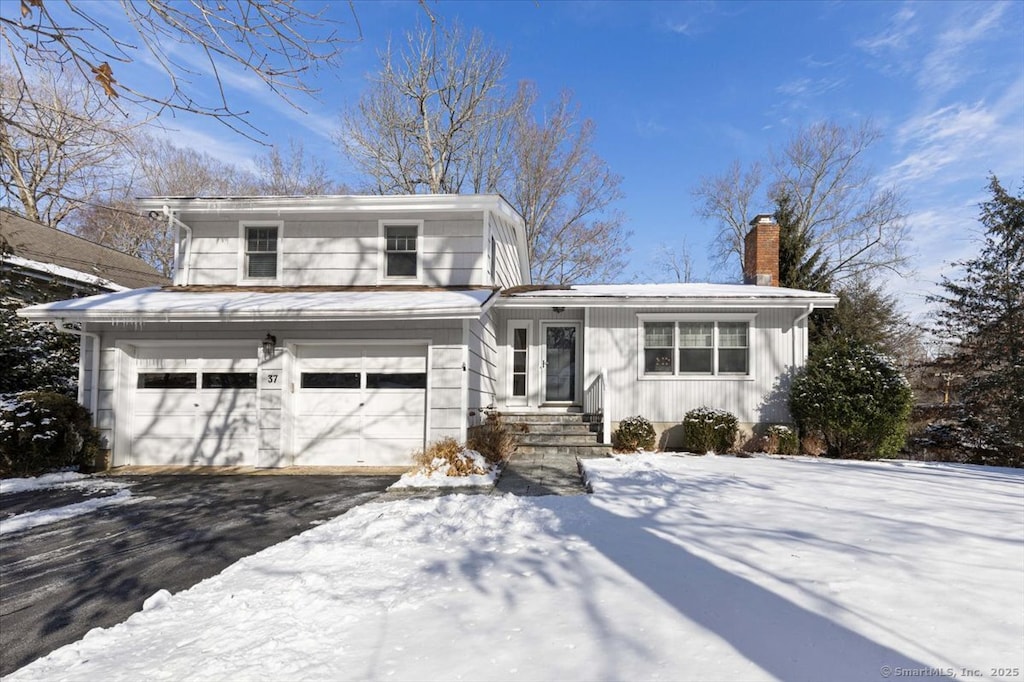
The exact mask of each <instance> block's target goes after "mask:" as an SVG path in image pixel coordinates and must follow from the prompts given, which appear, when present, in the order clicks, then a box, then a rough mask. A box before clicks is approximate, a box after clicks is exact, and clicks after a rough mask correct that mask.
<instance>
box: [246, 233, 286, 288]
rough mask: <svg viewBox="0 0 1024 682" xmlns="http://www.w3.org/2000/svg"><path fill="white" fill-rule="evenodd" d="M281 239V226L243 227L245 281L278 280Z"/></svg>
mask: <svg viewBox="0 0 1024 682" xmlns="http://www.w3.org/2000/svg"><path fill="white" fill-rule="evenodd" d="M280 239H281V227H280V224H265V223H259V224H248V225H242V248H243V254H242V258H243V262H242V278H243V279H261V280H266V279H277V276H278V265H279V263H278V261H279V259H280V248H279V247H280Z"/></svg>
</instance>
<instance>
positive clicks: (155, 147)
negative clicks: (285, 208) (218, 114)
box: [134, 135, 257, 197]
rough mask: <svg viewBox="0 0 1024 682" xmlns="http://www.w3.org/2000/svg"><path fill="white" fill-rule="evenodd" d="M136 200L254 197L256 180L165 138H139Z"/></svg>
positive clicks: (245, 173) (137, 145)
mask: <svg viewBox="0 0 1024 682" xmlns="http://www.w3.org/2000/svg"><path fill="white" fill-rule="evenodd" d="M134 149H135V156H136V158H137V159H138V178H137V181H136V183H135V188H134V190H135V193H136V194H137V195H139V196H141V195H149V196H161V197H173V196H183V197H217V196H221V197H224V196H232V195H246V194H255V193H256V185H257V180H256V178H255V177H254V176H253V175H252V174H251V173H247V172H245V171H243V170H241V169H239V168H238V167H237V166H235V165H233V164H230V163H225V162H223V161H220V160H218V159H216V158H214V157H213V156H211V155H210V154H208V153H206V152H201V151H197V150H195V149H190V148H187V147H179V146H177V145H175V144H174V143H173V142H171V141H169V140H167V139H166V138H160V137H154V136H151V135H142V136H139V137H138V138H137V140H136V142H135V148H134Z"/></svg>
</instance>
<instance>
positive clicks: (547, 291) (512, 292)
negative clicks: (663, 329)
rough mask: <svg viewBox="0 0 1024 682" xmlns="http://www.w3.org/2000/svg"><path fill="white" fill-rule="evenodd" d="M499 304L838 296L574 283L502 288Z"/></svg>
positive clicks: (784, 301) (712, 304)
mask: <svg viewBox="0 0 1024 682" xmlns="http://www.w3.org/2000/svg"><path fill="white" fill-rule="evenodd" d="M502 296H503V300H502V306H507V307H524V308H525V307H540V306H581V305H583V306H588V307H604V306H618V305H623V304H627V303H628V304H629V305H651V306H672V307H678V306H685V307H687V308H692V307H705V308H719V307H761V308H764V307H793V306H794V305H796V306H807V305H810V304H814V306H815V307H816V308H834V307H835V306H836V305H837V304H838V303H839V297H838V296H835V295H833V294H823V293H819V292H816V291H804V290H802V289H786V288H783V287H765V286H754V285H750V284H694V283H689V284H574V285H539V286H523V287H515V288H512V289H506V290H505V291H503V292H502Z"/></svg>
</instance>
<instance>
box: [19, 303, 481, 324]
mask: <svg viewBox="0 0 1024 682" xmlns="http://www.w3.org/2000/svg"><path fill="white" fill-rule="evenodd" d="M481 314H482V309H481V308H476V307H474V308H461V309H452V308H444V309H439V310H429V309H417V310H387V311H359V312H351V311H350V312H330V311H280V312H266V311H245V312H209V313H160V312H147V313H132V312H103V311H90V310H32V309H30V308H22V309H21V310H19V311H18V316H19V317H23V318H25V319H28V320H33V321H45V320H64V321H65V322H106V323H109V324H135V323H145V322H167V323H178V322H180V323H196V322H304V321H322V322H351V321H354V320H461V319H477V318H479V317H480V315H481Z"/></svg>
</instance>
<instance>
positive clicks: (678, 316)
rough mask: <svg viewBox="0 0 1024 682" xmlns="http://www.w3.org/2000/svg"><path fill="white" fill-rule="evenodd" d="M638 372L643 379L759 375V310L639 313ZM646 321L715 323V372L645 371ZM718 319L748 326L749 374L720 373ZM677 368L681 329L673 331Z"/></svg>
mask: <svg viewBox="0 0 1024 682" xmlns="http://www.w3.org/2000/svg"><path fill="white" fill-rule="evenodd" d="M636 317H637V354H636V372H637V379H638V380H639V381H753V380H754V377H755V374H756V373H755V366H754V358H755V357H756V353H755V352H754V349H755V345H756V343H757V334H756V333H755V332H756V327H755V326H754V321H755V320H756V319H757V313H639V314H637V316H636ZM645 322H712V323H715V325H714V330H713V332H712V333H713V338H712V345H711V348H712V358H713V359H712V369H713V371H714V373H713V374H645V373H644V323H645ZM718 322H746V323H747V324H748V329H747V373H746V374H718V373H717V372H718V350H719V347H718V324H717V323H718ZM672 342H673V347H672V355H673V360H672V362H673V367H674V368H675V367H676V365H677V364H678V362H679V359H678V354H679V338H678V328H674V329H673V331H672Z"/></svg>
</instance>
